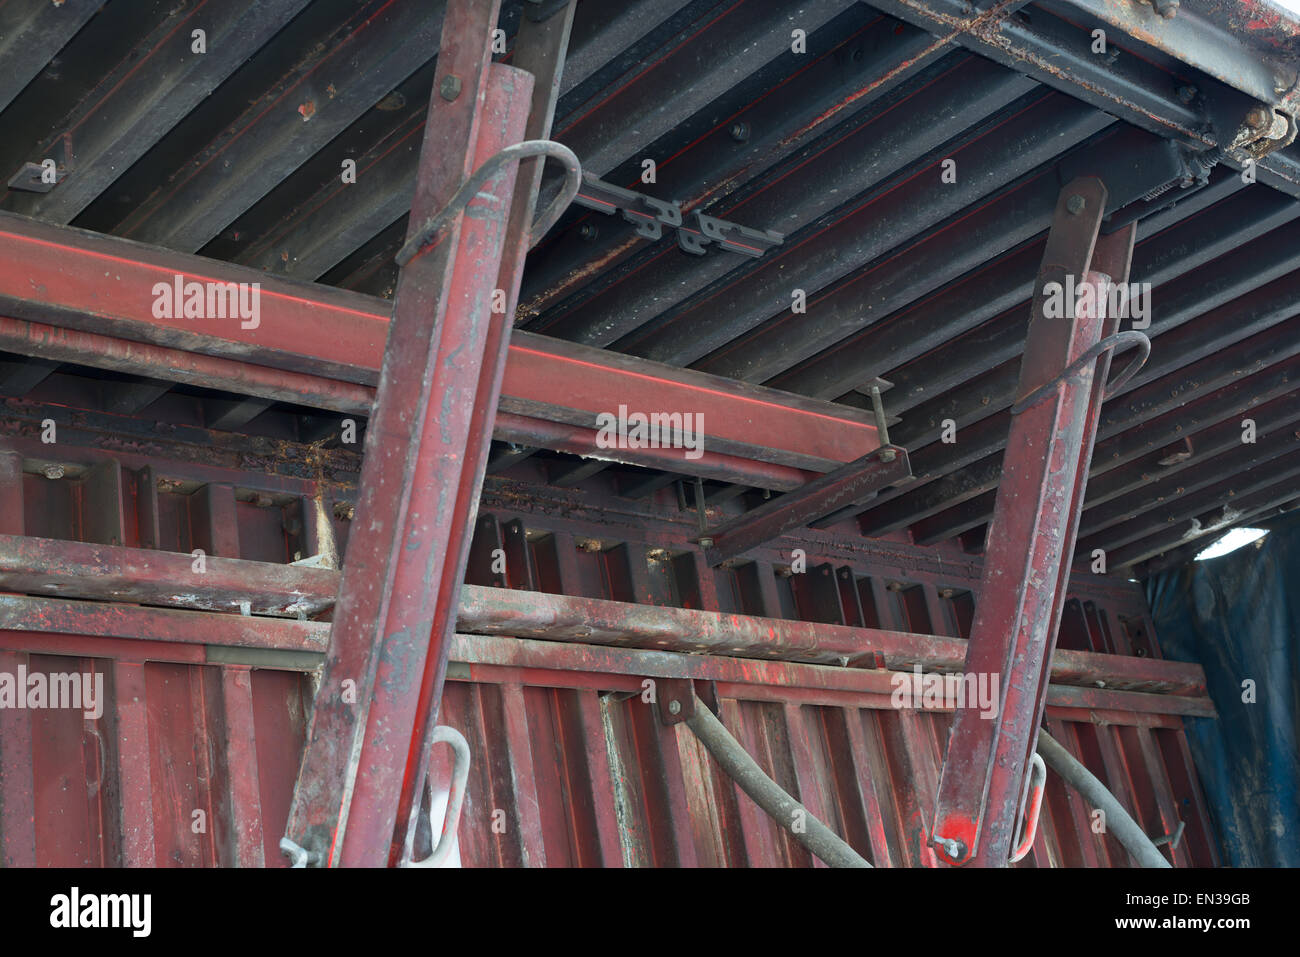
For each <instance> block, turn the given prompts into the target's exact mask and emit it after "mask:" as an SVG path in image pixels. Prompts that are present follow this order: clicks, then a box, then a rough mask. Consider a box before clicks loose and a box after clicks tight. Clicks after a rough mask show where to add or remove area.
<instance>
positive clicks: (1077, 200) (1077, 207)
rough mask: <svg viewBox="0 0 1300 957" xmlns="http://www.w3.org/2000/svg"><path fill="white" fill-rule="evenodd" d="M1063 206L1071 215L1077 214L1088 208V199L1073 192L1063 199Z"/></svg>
mask: <svg viewBox="0 0 1300 957" xmlns="http://www.w3.org/2000/svg"><path fill="white" fill-rule="evenodd" d="M1065 208H1066V209H1068V210H1069V211H1070V215H1071V216H1078V215H1079V214H1080V213H1081V212H1083V211H1084V210H1085V209H1087V208H1088V201H1087V200H1086V199H1084V198H1083V197H1082V196H1080V195H1079V194H1078V193H1075V194H1073V195H1072V196H1071V197H1070V198H1069V199H1067V200H1066V201H1065Z"/></svg>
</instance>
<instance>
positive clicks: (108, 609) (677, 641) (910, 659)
mask: <svg viewBox="0 0 1300 957" xmlns="http://www.w3.org/2000/svg"><path fill="white" fill-rule="evenodd" d="M2 462H3V459H0V463H2ZM338 584H339V573H338V572H337V571H333V570H331V569H327V568H311V567H304V566H292V565H278V564H274V563H268V562H255V561H248V560H245V559H238V558H218V557H211V556H210V557H208V559H207V561H206V571H205V572H204V574H203V575H197V574H195V573H194V571H193V567H192V559H191V558H190V556H189V555H188V554H178V553H174V552H163V551H155V550H152V549H138V548H128V547H125V546H110V545H93V544H86V543H83V542H67V541H59V540H55V539H46V538H26V537H23V536H20V535H0V590H3V591H12V592H31V593H35V594H39V595H42V596H43V597H40V598H35V597H33V598H28V597H19V596H7V597H5V598H0V626H3V627H5V628H8V629H12V630H23V631H39V630H41V629H42V628H47V629H51V630H59V631H72V632H78V633H85V634H102V635H104V636H105V637H110V636H117V637H125V638H140V639H147V640H158V639H163V640H164V641H166V642H167V643H169V644H171V643H175V642H182V643H185V644H191V643H194V642H200V643H209V644H213V643H221V642H222V640H223V638H224V639H227V640H226V642H225V643H226V644H229V645H232V646H236V645H238V646H243V647H246V648H256V649H266V650H282V651H294V652H303V651H307V652H322V651H324V650H325V647H326V644H325V632H326V631H327V630H328V628H329V625H328V624H326V623H323V622H306V621H304V622H299V621H286V620H284V619H276V618H266V617H261V616H262V615H266V614H286V613H288V612H287V609H290V608H292V607H293V606H295V605H297V604H300V603H302V604H306V605H309V606H311V607H313V608H326V607H329V606H331V605H332V604H333V602H334V596H335V594H336V593H337V591H338ZM71 598H76V599H91V601H67V600H65V599H71ZM245 601H246V602H248V603H249V605H250V611H252V612H253V614H252V615H251V616H245V615H239V616H228V617H221V616H217V615H212V614H186V613H185V612H183V611H177V610H175V609H190V610H200V611H213V610H224V611H231V610H238V608H239V605H240V603H241V602H245ZM122 602H131V603H133V605H124V604H121V603H122ZM139 605H151V606H157V605H161V606H169V607H167V608H141V607H138V606H139ZM223 627H224V629H225V630H224V631H223V630H222V629H223ZM456 628H457V630H458V631H463V632H469V633H475V634H492V635H514V636H517V637H528V638H548V639H551V640H556V641H564V640H567V641H581V642H585V643H587V644H597V645H622V646H628V647H640V648H659V649H666V650H669V651H679V652H689V653H705V654H715V655H737V656H740V657H749V658H766V659H780V660H788V661H804V662H812V663H820V664H847V665H849V666H855V665H856V666H869V665H870V663H871V662H872V661H873V660H874V658H875V655H876V654H879V655H881V656H882V657H883V658H884V661H885V665H886V666H887V667H889V668H893V669H895V670H907V669H909V668H911V667H912V666H913V665H914V664H915V665H921V666H922V667H923V668H924V669H925V670H926V671H927V672H931V671H944V672H952V671H954V670H957V669H959V668H960V667H961V666H962V662H963V660H964V658H965V652H966V642H965V641H962V640H960V639H957V638H948V637H944V636H942V635H922V634H915V633H911V632H902V631H894V630H890V629H882V628H853V627H849V626H845V625H829V624H821V623H817V622H807V621H786V620H784V619H776V618H761V617H756V616H750V615H731V614H723V613H719V612H712V611H702V610H697V609H690V608H672V607H661V606H658V605H640V604H633V603H630V602H618V601H607V600H604V599H599V598H583V597H578V596H573V595H555V594H548V593H542V592H535V591H521V590H517V589H509V588H489V587H484V586H479V585H465V586H464V587H463V588H462V589H461V594H460V601H459V608H458V611H457V616H456ZM173 635H175V636H177V637H173ZM186 660H190V658H189V657H187V658H186ZM1051 678H1052V681H1053V682H1056V683H1060V684H1066V685H1079V686H1083V687H1095V686H1096V685H1097V683H1098V682H1101V683H1102V684H1104V686H1105V687H1107V688H1113V689H1119V690H1127V691H1141V692H1147V693H1161V694H1173V695H1191V696H1204V695H1205V693H1206V690H1205V672H1204V671H1203V670H1202V668H1201V667H1200V665H1196V664H1191V663H1186V662H1177V661H1167V660H1162V659H1159V658H1149V657H1148V658H1136V657H1132V656H1125V655H1109V654H1098V653H1094V652H1088V651H1071V650H1065V649H1060V650H1057V651H1056V652H1055V654H1054V655H1053V657H1052V667H1051Z"/></svg>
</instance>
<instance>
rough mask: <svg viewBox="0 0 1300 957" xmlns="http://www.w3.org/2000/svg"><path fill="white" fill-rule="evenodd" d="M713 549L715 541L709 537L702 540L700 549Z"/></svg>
mask: <svg viewBox="0 0 1300 957" xmlns="http://www.w3.org/2000/svg"><path fill="white" fill-rule="evenodd" d="M712 547H713V539H711V538H709V537H708V536H707V535H706V536H704V537H703V538H701V539H700V548H712Z"/></svg>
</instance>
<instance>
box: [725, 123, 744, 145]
mask: <svg viewBox="0 0 1300 957" xmlns="http://www.w3.org/2000/svg"><path fill="white" fill-rule="evenodd" d="M728 132H729V133H730V134H731V138H732V139H733V140H735V141H736V142H737V143H744V142H747V141H748V140H749V124H748V123H741V122H736V123H732V124H731V129H730V130H728Z"/></svg>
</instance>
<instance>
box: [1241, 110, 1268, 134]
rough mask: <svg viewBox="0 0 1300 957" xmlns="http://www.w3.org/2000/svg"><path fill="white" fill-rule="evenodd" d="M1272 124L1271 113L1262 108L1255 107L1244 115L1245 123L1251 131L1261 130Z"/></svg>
mask: <svg viewBox="0 0 1300 957" xmlns="http://www.w3.org/2000/svg"><path fill="white" fill-rule="evenodd" d="M1272 122H1273V114H1272V112H1271V111H1270V110H1268V109H1266V108H1265V107H1262V106H1256V107H1254V108H1253V109H1251V111H1250V112H1249V113H1247V114H1246V123H1247V125H1248V126H1250V128H1251V129H1253V130H1262V129H1264V128H1266V127H1267V126H1268V125H1269V124H1271V123H1272Z"/></svg>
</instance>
